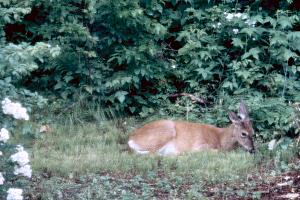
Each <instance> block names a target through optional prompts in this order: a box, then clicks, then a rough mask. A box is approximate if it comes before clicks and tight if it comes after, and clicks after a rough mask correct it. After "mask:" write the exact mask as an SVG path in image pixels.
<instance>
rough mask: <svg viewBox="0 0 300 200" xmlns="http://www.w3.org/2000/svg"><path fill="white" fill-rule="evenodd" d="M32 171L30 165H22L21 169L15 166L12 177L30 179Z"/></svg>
mask: <svg viewBox="0 0 300 200" xmlns="http://www.w3.org/2000/svg"><path fill="white" fill-rule="evenodd" d="M31 174H32V170H31V167H30V165H24V166H21V167H18V166H15V171H14V175H22V176H26V177H28V178H31Z"/></svg>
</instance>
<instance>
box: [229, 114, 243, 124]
mask: <svg viewBox="0 0 300 200" xmlns="http://www.w3.org/2000/svg"><path fill="white" fill-rule="evenodd" d="M228 116H229V119H230V121H231V122H232V123H234V124H239V123H240V122H241V120H240V119H239V117H238V116H237V114H235V113H234V112H229V113H228Z"/></svg>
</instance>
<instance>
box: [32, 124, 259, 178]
mask: <svg viewBox="0 0 300 200" xmlns="http://www.w3.org/2000/svg"><path fill="white" fill-rule="evenodd" d="M129 126H130V125H129ZM51 127H52V131H51V132H49V133H44V135H43V136H42V137H41V139H40V140H38V141H37V142H36V143H35V145H34V147H33V149H32V154H33V159H32V167H33V169H34V171H51V172H52V173H55V174H58V175H60V176H69V175H70V174H80V175H82V174H86V173H101V172H112V173H120V172H122V173H131V174H132V173H134V174H146V173H147V172H149V171H159V170H160V171H164V172H165V173H167V174H173V175H181V176H189V175H190V176H193V178H195V179H196V180H203V179H204V178H205V179H207V180H210V181H212V182H215V181H222V180H234V179H236V178H241V177H242V176H245V174H247V173H248V172H249V171H251V170H255V162H254V158H253V156H252V155H250V154H248V153H246V152H244V151H234V152H227V153H216V152H209V151H207V152H201V153H192V154H185V155H182V156H179V157H161V156H154V155H146V156H145V155H136V154H134V153H131V152H130V151H129V150H128V149H127V145H126V143H127V138H128V134H129V132H130V131H128V132H125V133H124V132H121V131H120V130H119V129H117V128H116V127H115V126H114V125H113V124H111V122H108V121H107V122H105V123H102V124H96V123H85V124H77V125H75V123H73V122H69V123H66V124H63V125H62V124H56V125H55V124H52V125H51Z"/></svg>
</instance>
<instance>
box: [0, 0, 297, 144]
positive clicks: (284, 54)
mask: <svg viewBox="0 0 300 200" xmlns="http://www.w3.org/2000/svg"><path fill="white" fill-rule="evenodd" d="M0 5H1V10H0V12H1V21H0V25H1V48H2V50H1V52H0V57H1V61H0V68H1V73H0V78H1V82H0V84H1V86H2V88H4V89H3V90H2V91H1V93H2V95H9V96H13V97H14V96H22V97H24V98H26V99H27V100H26V102H28V103H27V104H28V105H31V106H32V107H34V105H42V104H43V103H44V102H45V99H48V100H49V102H50V103H53V102H60V104H59V105H61V108H65V107H67V106H69V105H72V104H73V103H76V102H86V103H87V104H88V102H97V104H98V105H99V106H101V107H103V109H104V110H105V109H108V108H109V109H110V110H114V112H115V113H121V114H122V116H131V115H135V116H136V115H139V116H141V117H148V116H153V115H156V116H160V117H161V118H163V117H168V116H175V117H176V116H177V118H185V119H188V120H194V121H202V122H206V123H212V124H217V125H224V124H226V123H228V119H227V112H228V111H229V110H234V109H236V108H237V105H238V102H239V101H240V100H242V99H243V100H245V102H246V104H247V105H248V107H249V109H250V112H251V117H252V118H253V120H254V122H255V123H254V125H255V129H256V131H257V134H256V136H257V137H258V138H261V139H263V140H270V139H272V138H277V139H278V138H281V137H282V136H293V137H295V136H296V134H297V133H296V132H297V128H298V121H297V119H298V118H297V113H295V108H296V107H297V105H298V104H297V102H299V101H300V93H299V90H300V84H299V78H300V76H299V72H300V65H299V62H300V61H299V53H300V32H299V31H300V20H299V8H300V5H299V2H298V1H292V0H277V1H276V0H272V1H266V0H256V1H255V0H246V1H230V0H228V1H217V0H216V1H210V0H209V1H207V0H203V1H201V0H199V1H196V0H195V1H193V0H181V1H179V0H128V1H127V0H125V1H117V0H101V1H100V0H66V1H60V0H52V1H48V0H47V1H45V0H29V1H14V0H5V1H2V3H0ZM225 12H227V13H245V14H247V15H248V18H247V19H242V18H237V17H235V18H233V19H232V20H231V21H228V20H227V19H226V18H225V17H226V14H225ZM246 20H249V21H250V22H251V21H252V22H255V25H248V24H247V23H245V22H246ZM218 23H219V25H218ZM233 29H238V33H237V34H235V33H234V32H233V31H232V30H233ZM33 91H37V92H39V93H38V94H37V93H34V92H33ZM182 93H188V94H192V95H193V96H195V97H198V100H199V99H200V101H193V99H191V98H189V97H187V96H184V95H183V96H182ZM40 95H41V96H40ZM42 96H43V97H42Z"/></svg>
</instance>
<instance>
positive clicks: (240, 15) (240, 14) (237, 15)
mask: <svg viewBox="0 0 300 200" xmlns="http://www.w3.org/2000/svg"><path fill="white" fill-rule="evenodd" d="M234 16H235V17H237V18H240V17H242V13H235V14H234Z"/></svg>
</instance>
